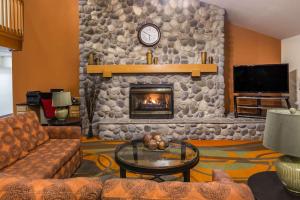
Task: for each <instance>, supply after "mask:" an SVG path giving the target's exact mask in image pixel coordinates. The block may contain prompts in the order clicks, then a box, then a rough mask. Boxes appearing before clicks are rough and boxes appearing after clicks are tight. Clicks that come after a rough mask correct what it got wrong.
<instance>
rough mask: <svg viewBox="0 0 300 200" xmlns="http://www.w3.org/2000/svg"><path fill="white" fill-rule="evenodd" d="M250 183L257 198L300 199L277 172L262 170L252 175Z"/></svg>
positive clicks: (269, 199)
mask: <svg viewBox="0 0 300 200" xmlns="http://www.w3.org/2000/svg"><path fill="white" fill-rule="evenodd" d="M248 185H249V187H250V188H251V190H252V192H253V194H254V197H255V199H256V200H300V196H297V195H296V194H293V193H291V192H289V191H288V190H287V189H286V188H285V187H284V185H283V184H282V183H281V181H280V179H279V178H278V176H277V173H276V172H270V171H266V172H260V173H257V174H254V175H252V176H250V178H249V179H248Z"/></svg>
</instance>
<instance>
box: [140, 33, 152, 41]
mask: <svg viewBox="0 0 300 200" xmlns="http://www.w3.org/2000/svg"><path fill="white" fill-rule="evenodd" d="M142 33H144V34H146V35H148V36H149V40H150V39H151V35H150V34H149V33H147V32H145V31H142Z"/></svg>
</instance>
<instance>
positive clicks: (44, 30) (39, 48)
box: [13, 0, 79, 103]
mask: <svg viewBox="0 0 300 200" xmlns="http://www.w3.org/2000/svg"><path fill="white" fill-rule="evenodd" d="M24 23H25V24H24V26H25V33H24V43H23V50H22V51H20V52H14V53H13V95H14V103H21V102H25V101H26V98H25V95H26V92H27V91H29V90H40V91H49V89H50V88H63V89H65V90H68V91H71V92H72V95H74V96H78V90H79V89H78V87H79V47H78V45H79V42H78V41H79V16H78V1H75V0H26V1H25V22H24Z"/></svg>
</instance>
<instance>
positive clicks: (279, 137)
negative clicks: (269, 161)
mask: <svg viewBox="0 0 300 200" xmlns="http://www.w3.org/2000/svg"><path fill="white" fill-rule="evenodd" d="M299 122H300V111H297V110H296V109H295V108H291V109H289V110H288V109H272V110H268V112H267V121H266V129H265V132H264V139H263V144H264V146H265V147H267V148H269V149H271V150H273V151H277V152H280V153H282V154H284V155H283V156H281V157H280V158H279V159H278V160H277V162H276V163H275V166H276V171H277V174H278V176H279V178H280V180H281V182H282V183H283V184H284V185H285V186H286V188H287V189H288V190H289V191H291V192H295V193H298V194H300V179H299V177H300V145H299V142H300V123H299Z"/></svg>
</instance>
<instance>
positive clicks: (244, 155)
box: [74, 138, 280, 182]
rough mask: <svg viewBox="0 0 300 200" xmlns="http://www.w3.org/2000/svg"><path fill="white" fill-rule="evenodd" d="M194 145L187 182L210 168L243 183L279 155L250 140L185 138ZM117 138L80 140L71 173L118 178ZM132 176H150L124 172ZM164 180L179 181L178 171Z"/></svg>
mask: <svg viewBox="0 0 300 200" xmlns="http://www.w3.org/2000/svg"><path fill="white" fill-rule="evenodd" d="M189 142H190V143H192V144H194V145H195V146H196V147H198V149H199V152H200V162H199V163H198V165H197V166H196V167H194V168H193V169H192V170H191V181H194V182H200V181H211V178H212V177H211V173H212V169H222V170H224V171H226V172H227V173H228V174H229V175H230V176H231V177H232V178H233V179H234V180H235V181H237V182H246V181H247V179H248V177H249V176H251V175H252V174H255V173H257V172H261V171H274V170H275V169H274V161H275V160H276V159H277V158H278V157H279V156H280V154H279V153H275V152H273V151H270V150H268V149H266V148H264V147H263V145H262V143H261V142H253V141H189ZM121 143H123V142H121V141H100V140H97V139H90V140H87V139H85V138H84V139H82V150H83V158H84V161H83V163H82V165H81V167H80V168H79V169H78V170H77V172H76V173H75V175H74V176H76V177H77V176H101V178H102V179H103V180H106V179H108V178H113V177H119V167H118V165H117V164H116V163H115V161H114V149H115V147H116V145H118V144H121ZM127 176H128V177H132V178H152V177H151V176H145V175H137V174H133V173H127ZM163 179H165V180H170V181H171V180H182V176H181V174H179V175H173V176H164V177H163Z"/></svg>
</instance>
